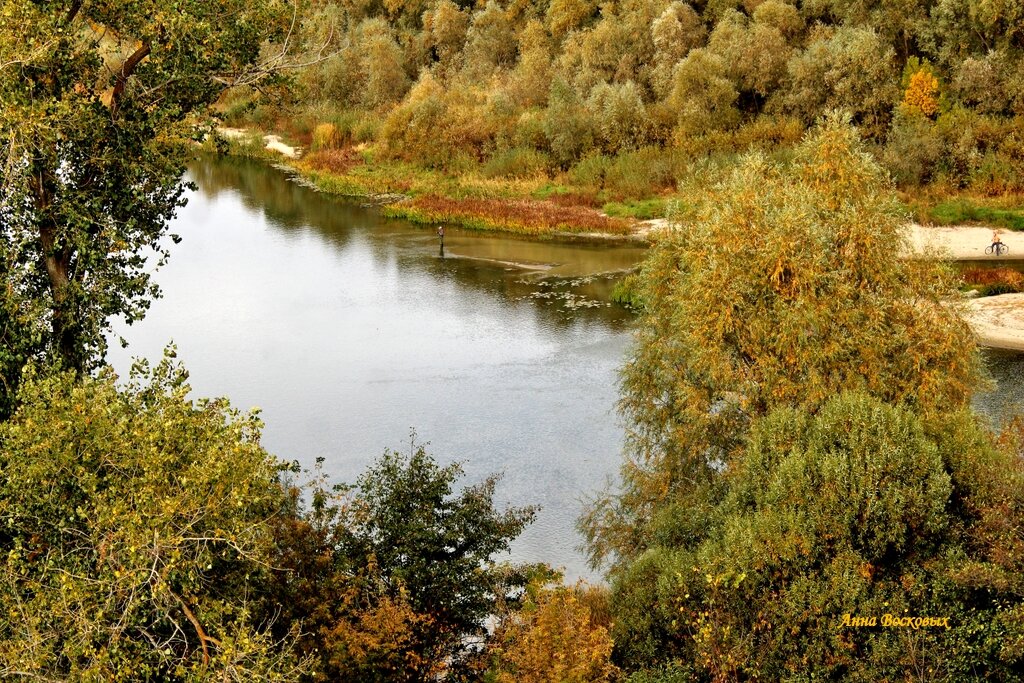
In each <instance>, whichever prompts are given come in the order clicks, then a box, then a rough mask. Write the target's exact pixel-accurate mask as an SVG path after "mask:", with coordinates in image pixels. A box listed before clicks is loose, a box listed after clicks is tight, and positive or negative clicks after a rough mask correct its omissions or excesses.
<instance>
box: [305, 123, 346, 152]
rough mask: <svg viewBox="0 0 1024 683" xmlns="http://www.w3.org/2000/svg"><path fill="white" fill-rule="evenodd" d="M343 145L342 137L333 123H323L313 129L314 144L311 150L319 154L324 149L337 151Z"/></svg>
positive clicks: (311, 145)
mask: <svg viewBox="0 0 1024 683" xmlns="http://www.w3.org/2000/svg"><path fill="white" fill-rule="evenodd" d="M341 143H342V136H341V134H340V133H339V132H338V129H337V128H336V127H335V126H334V124H332V123H321V124H320V125H318V126H317V127H316V128H314V129H313V142H312V143H311V144H310V149H311V150H313V151H314V152H318V151H320V150H324V149H336V148H337V147H338V146H339V145H340V144H341Z"/></svg>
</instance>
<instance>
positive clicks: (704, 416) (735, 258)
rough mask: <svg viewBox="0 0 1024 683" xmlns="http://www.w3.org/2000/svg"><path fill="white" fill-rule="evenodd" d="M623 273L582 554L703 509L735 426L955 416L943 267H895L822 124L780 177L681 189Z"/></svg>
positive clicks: (842, 136)
mask: <svg viewBox="0 0 1024 683" xmlns="http://www.w3.org/2000/svg"><path fill="white" fill-rule="evenodd" d="M698 183H699V184H700V185H703V188H705V189H700V190H693V191H690V192H689V193H688V194H686V196H685V198H684V200H683V205H684V206H685V207H687V208H686V209H685V210H684V211H682V212H681V213H680V214H679V215H678V216H677V222H676V225H675V227H674V229H673V230H672V231H671V233H670V234H669V235H667V236H666V237H665V238H664V239H663V240H662V241H660V242H659V243H658V244H657V245H656V246H655V247H654V248H653V250H652V253H651V255H650V257H649V259H648V261H647V262H646V263H645V265H644V266H643V271H642V273H641V280H642V292H641V298H642V300H643V301H644V302H645V304H646V313H645V315H644V316H643V318H642V320H641V321H640V324H639V327H638V332H637V339H636V347H635V351H634V354H633V357H632V358H631V359H630V361H629V362H628V363H627V365H626V368H625V370H624V372H623V398H622V402H621V410H622V413H623V415H624V416H625V417H626V419H627V421H628V426H629V432H628V451H629V456H630V457H629V459H628V462H627V464H626V466H625V467H624V470H623V473H624V488H623V491H622V493H621V495H618V496H615V497H613V498H609V499H607V500H605V501H604V502H603V503H599V504H598V505H596V506H595V507H594V508H593V509H592V510H591V512H590V514H589V517H588V518H587V519H586V520H584V526H585V528H586V530H587V532H588V534H589V536H590V538H591V541H592V551H593V554H594V557H595V559H600V558H602V557H605V556H607V554H608V553H612V552H614V553H618V554H619V555H620V556H621V557H625V558H628V557H630V556H633V555H635V554H636V553H637V552H638V551H640V550H642V548H643V546H644V544H645V542H646V541H645V539H644V533H645V532H644V531H643V527H644V524H645V523H646V522H647V521H649V520H650V519H651V517H652V515H654V514H655V513H656V512H657V510H658V509H660V508H661V506H662V505H663V504H665V503H666V502H668V501H675V503H679V502H680V497H682V498H686V497H687V496H693V499H692V500H691V501H690V502H691V504H692V505H694V506H696V507H697V508H701V509H708V508H709V507H713V505H714V504H715V496H716V495H717V493H715V491H716V487H717V486H718V484H719V483H720V482H721V481H722V480H723V477H724V476H725V475H726V474H727V473H728V472H729V471H730V470H731V467H732V465H733V459H734V457H735V456H736V454H737V453H739V452H740V451H741V450H742V448H743V446H744V444H745V442H746V435H747V433H748V431H749V429H750V424H751V421H752V420H753V419H754V418H756V417H758V416H761V415H765V414H766V413H768V412H769V411H770V410H772V409H775V408H779V407H794V408H802V409H806V410H808V411H811V412H813V411H815V410H816V409H817V408H818V407H819V406H820V405H821V404H822V403H823V402H824V401H825V400H827V399H828V398H829V397H831V396H834V395H835V394H836V393H838V392H840V391H851V390H852V391H860V392H864V393H866V394H868V395H870V396H873V397H877V398H879V399H881V400H884V401H886V402H890V403H896V404H906V405H910V406H914V407H915V408H916V409H919V410H920V411H922V412H923V413H924V414H931V413H934V412H936V411H940V410H951V409H957V408H959V407H962V406H964V405H965V404H966V402H967V400H968V398H969V397H970V395H971V391H972V388H973V387H974V385H975V383H976V382H977V381H978V379H979V363H978V357H977V352H976V350H975V345H974V339H973V336H972V334H971V331H970V329H969V328H968V326H967V324H966V323H965V322H964V321H963V320H962V319H961V317H960V316H959V314H958V312H957V309H956V306H955V305H952V304H950V303H949V302H948V301H947V297H948V296H949V295H950V294H951V293H952V292H953V291H954V290H953V288H952V280H951V279H950V278H949V277H948V276H947V273H946V272H945V271H944V269H943V268H942V267H941V266H939V265H936V264H935V263H933V262H930V261H925V260H906V259H901V258H899V257H898V256H899V254H900V253H901V252H902V251H903V249H904V247H905V243H904V237H903V231H902V228H903V225H904V221H905V216H904V214H903V212H902V211H901V210H900V207H899V205H898V203H897V201H896V199H895V196H894V195H893V193H892V191H891V188H890V185H889V183H888V181H887V176H886V174H885V173H884V172H883V171H882V170H881V169H880V168H879V166H878V165H877V164H876V163H875V162H874V161H873V160H872V159H871V157H869V156H868V154H867V153H866V152H865V151H864V149H863V147H862V146H861V144H860V142H859V141H858V138H857V133H856V132H855V130H854V129H853V128H852V127H851V126H850V125H849V124H848V123H846V122H844V121H843V120H842V119H841V118H839V117H838V116H833V117H830V118H828V119H826V120H824V121H823V122H822V123H821V125H820V126H819V128H817V129H816V130H815V131H813V132H812V133H811V134H809V135H808V137H807V139H806V140H805V141H804V142H803V143H802V144H801V145H800V146H799V147H798V149H797V150H796V158H795V161H794V162H792V163H791V164H788V165H786V164H781V163H777V162H773V161H769V160H768V159H766V158H765V157H763V156H761V155H758V154H753V155H750V156H747V157H746V158H745V159H744V160H743V161H742V163H741V164H739V166H737V167H736V168H734V169H730V170H728V171H725V172H724V173H722V174H721V177H720V178H718V179H717V180H714V182H707V179H706V178H702V179H698Z"/></svg>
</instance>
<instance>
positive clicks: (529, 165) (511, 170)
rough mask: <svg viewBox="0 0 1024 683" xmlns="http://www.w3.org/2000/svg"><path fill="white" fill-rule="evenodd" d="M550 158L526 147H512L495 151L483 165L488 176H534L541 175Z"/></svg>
mask: <svg viewBox="0 0 1024 683" xmlns="http://www.w3.org/2000/svg"><path fill="white" fill-rule="evenodd" d="M550 164H551V160H550V159H549V158H548V156H547V155H546V154H544V153H543V152H539V151H537V150H535V149H530V148H528V147H513V148H512V149H506V150H502V151H500V152H496V153H495V154H494V156H492V157H491V158H490V159H488V160H487V163H485V164H484V166H483V169H482V170H483V174H484V175H485V176H486V177H488V178H535V177H537V176H540V175H543V174H544V173H545V172H546V171H547V169H548V167H549V166H550Z"/></svg>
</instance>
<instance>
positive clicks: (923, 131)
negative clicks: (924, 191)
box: [881, 108, 945, 187]
mask: <svg viewBox="0 0 1024 683" xmlns="http://www.w3.org/2000/svg"><path fill="white" fill-rule="evenodd" d="M944 151H945V149H944V145H943V142H942V139H941V137H940V135H939V132H938V131H937V130H936V127H935V124H933V123H932V122H931V121H929V120H928V119H927V118H926V117H925V116H924V115H923V114H921V113H919V112H915V111H913V110H911V109H904V108H901V109H900V110H898V111H897V113H896V116H895V117H894V118H893V122H892V127H891V128H890V129H889V136H888V139H887V140H886V144H885V148H884V149H883V151H882V154H881V158H882V162H883V163H884V165H885V167H886V168H887V169H888V171H889V172H890V173H891V174H892V176H893V179H894V180H895V181H896V182H897V183H898V184H899V185H901V186H911V187H913V186H917V185H921V184H923V183H926V182H928V181H929V180H931V178H932V176H933V175H934V173H935V170H936V168H937V165H938V163H939V161H940V159H941V158H942V155H943V153H944Z"/></svg>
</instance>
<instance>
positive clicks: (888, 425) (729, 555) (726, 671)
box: [616, 393, 1024, 681]
mask: <svg viewBox="0 0 1024 683" xmlns="http://www.w3.org/2000/svg"><path fill="white" fill-rule="evenodd" d="M735 471H736V473H737V477H736V478H735V479H734V480H733V481H732V482H730V486H729V492H728V495H727V496H726V498H725V499H724V501H723V502H722V503H721V504H720V505H719V506H718V509H717V510H716V511H715V512H714V513H713V514H714V515H715V517H717V521H716V522H715V523H714V525H713V527H712V529H711V530H710V532H709V533H708V536H707V537H706V538H705V539H704V540H703V541H701V542H700V543H699V544H697V545H695V546H693V547H689V548H683V547H676V548H674V549H671V550H670V549H669V548H667V547H662V548H660V549H658V550H657V551H654V550H652V551H651V552H650V553H649V554H648V555H647V558H648V560H649V563H650V565H651V567H652V568H653V569H654V571H655V576H656V577H657V578H656V580H654V581H653V582H652V581H651V577H648V579H647V581H648V585H652V583H653V586H654V592H655V593H656V601H655V602H654V603H653V604H654V605H656V607H655V608H654V609H655V610H656V616H655V617H654V618H653V623H650V622H649V623H648V624H647V626H646V628H648V629H655V628H656V629H658V630H655V631H654V633H659V632H663V633H666V634H670V635H668V637H667V638H666V639H664V640H662V637H661V636H656V637H657V638H658V640H659V642H661V643H662V644H663V647H664V649H663V650H662V651H661V652H660V653H659V654H660V656H661V657H662V658H668V659H676V660H678V661H679V662H681V663H683V665H684V666H685V668H686V669H688V670H689V673H690V674H691V675H692V676H694V677H695V678H696V679H698V680H704V679H707V680H735V679H758V680H785V679H787V676H788V675H789V672H792V671H795V670H799V671H807V672H814V674H815V675H816V676H820V677H822V678H823V679H828V680H836V679H844V680H882V679H885V678H890V679H892V678H895V677H897V673H896V672H904V671H907V670H921V671H930V672H931V674H929V680H969V679H971V678H972V677H973V676H974V673H973V672H975V671H977V670H979V667H980V668H981V669H983V670H984V671H985V672H986V674H985V675H986V678H987V679H988V680H997V681H1011V680H1016V679H1017V677H1018V674H1019V671H1020V667H1021V666H1022V665H1024V651H1022V650H1021V649H1020V647H1019V644H1020V643H1021V642H1024V640H1022V639H1024V618H1022V617H1024V608H1022V607H1021V605H1022V602H1021V598H1022V596H1024V594H1022V591H1024V575H1022V574H1019V573H1018V572H1020V570H1021V568H1022V567H1024V552H1022V550H1024V548H1022V544H1021V539H1020V537H1019V535H1018V534H1016V533H1013V532H1011V533H1007V530H1008V529H1009V528H1014V527H1016V526H1018V525H1020V524H1021V522H1022V521H1024V469H1022V465H1021V462H1020V461H1019V460H1016V459H1015V458H1014V456H1010V455H1007V454H1004V453H1001V452H998V451H996V450H995V449H994V448H993V446H992V445H991V441H990V439H989V437H988V436H987V435H986V434H985V433H984V432H983V430H982V429H981V428H980V427H979V426H978V425H977V424H976V423H975V421H974V418H973V417H971V416H970V415H968V414H967V413H963V412H960V413H956V414H946V415H944V416H942V417H941V418H939V419H938V420H936V421H931V420H927V419H922V418H920V417H919V416H918V415H916V414H915V413H914V411H911V410H908V409H905V408H899V407H893V406H890V405H886V404H884V403H883V402H881V401H879V400H877V399H871V398H868V397H866V396H864V395H860V394H845V393H844V394H840V395H839V396H837V397H835V398H833V399H831V400H829V401H827V402H826V403H825V404H824V405H823V406H822V408H821V410H820V411H818V412H817V413H816V414H811V413H807V412H804V411H798V410H793V409H780V410H778V411H775V412H773V413H772V414H769V415H768V416H767V417H765V418H763V419H761V420H758V421H757V422H756V424H755V425H754V428H753V430H752V432H751V434H750V438H749V441H748V446H747V448H746V449H745V452H744V455H743V457H742V460H741V461H740V462H738V463H737V467H736V470H735ZM982 567H985V569H982ZM616 598H617V600H620V602H618V603H617V604H618V605H619V607H620V608H621V609H623V610H627V612H628V613H627V614H621V615H620V617H619V621H617V624H622V625H623V628H627V629H628V628H630V627H631V626H632V627H636V626H639V625H641V624H643V622H641V621H639V620H638V619H639V617H640V616H641V615H632V614H631V613H632V612H633V611H635V610H637V609H643V606H642V605H636V604H634V603H630V602H621V601H624V600H627V599H628V598H629V595H628V594H627V593H626V592H625V586H624V585H623V584H619V586H618V587H617V589H616ZM886 615H891V616H892V617H897V618H905V617H937V618H939V620H940V621H939V625H936V626H925V627H922V628H919V629H914V628H911V627H909V626H907V627H897V628H893V627H887V626H886V625H885V623H886V622H885V619H886ZM856 618H863V619H866V620H869V621H868V623H867V624H866V625H865V626H862V627H857V626H854V625H852V624H853V623H855V622H852V619H856ZM620 637H621V640H622V642H623V643H628V642H635V641H636V640H637V639H638V637H639V634H632V635H628V634H626V633H619V632H616V642H617V643H618V642H619V641H620ZM624 654H626V653H624ZM641 680H642V679H641Z"/></svg>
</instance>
